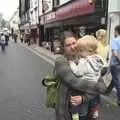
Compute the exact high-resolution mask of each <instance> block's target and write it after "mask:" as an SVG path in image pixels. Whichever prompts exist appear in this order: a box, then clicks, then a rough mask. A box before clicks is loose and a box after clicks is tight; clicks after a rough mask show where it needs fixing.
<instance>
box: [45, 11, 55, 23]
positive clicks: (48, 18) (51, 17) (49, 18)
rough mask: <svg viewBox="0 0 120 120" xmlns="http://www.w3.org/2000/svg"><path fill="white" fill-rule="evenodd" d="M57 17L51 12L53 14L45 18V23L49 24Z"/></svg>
mask: <svg viewBox="0 0 120 120" xmlns="http://www.w3.org/2000/svg"><path fill="white" fill-rule="evenodd" d="M55 16H56V14H55V12H51V13H49V14H47V15H46V16H45V22H46V23H48V22H50V21H51V20H53V19H55Z"/></svg>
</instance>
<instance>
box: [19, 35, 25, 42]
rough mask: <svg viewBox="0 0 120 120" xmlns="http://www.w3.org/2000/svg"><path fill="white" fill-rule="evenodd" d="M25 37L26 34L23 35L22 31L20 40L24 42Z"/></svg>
mask: <svg viewBox="0 0 120 120" xmlns="http://www.w3.org/2000/svg"><path fill="white" fill-rule="evenodd" d="M23 37H24V35H23V33H21V34H20V41H21V43H23Z"/></svg>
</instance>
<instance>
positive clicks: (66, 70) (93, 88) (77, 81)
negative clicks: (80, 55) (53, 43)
mask: <svg viewBox="0 0 120 120" xmlns="http://www.w3.org/2000/svg"><path fill="white" fill-rule="evenodd" d="M81 69H82V68H81ZM55 71H56V76H57V77H58V78H59V79H60V80H62V82H63V83H64V84H66V85H67V86H69V87H71V88H72V89H74V90H80V91H83V92H87V93H92V94H98V93H105V91H106V87H105V85H104V84H103V83H102V81H101V82H99V83H97V84H96V83H95V82H94V81H90V82H89V81H87V82H86V81H85V80H82V79H81V78H80V77H76V76H75V75H74V74H73V73H72V71H71V69H70V66H69V64H68V61H67V59H66V58H64V57H59V58H58V59H56V62H55Z"/></svg>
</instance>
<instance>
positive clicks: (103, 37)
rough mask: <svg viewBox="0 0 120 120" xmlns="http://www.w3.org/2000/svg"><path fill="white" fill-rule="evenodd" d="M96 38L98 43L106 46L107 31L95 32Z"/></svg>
mask: <svg viewBox="0 0 120 120" xmlns="http://www.w3.org/2000/svg"><path fill="white" fill-rule="evenodd" d="M96 37H97V39H98V41H100V42H102V43H103V44H105V45H107V31H106V30H104V29H99V30H97V31H96Z"/></svg>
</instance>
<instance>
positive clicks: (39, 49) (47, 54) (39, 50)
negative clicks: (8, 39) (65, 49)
mask: <svg viewBox="0 0 120 120" xmlns="http://www.w3.org/2000/svg"><path fill="white" fill-rule="evenodd" d="M18 43H19V44H20V45H22V46H23V47H25V48H29V49H31V50H33V51H35V52H37V53H39V54H41V55H43V56H45V57H46V58H48V59H50V60H52V61H55V60H56V58H57V57H59V56H60V54H53V53H51V51H50V50H47V49H46V48H44V47H39V46H38V45H36V44H32V45H30V46H28V45H27V44H25V43H21V42H18Z"/></svg>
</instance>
